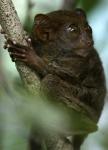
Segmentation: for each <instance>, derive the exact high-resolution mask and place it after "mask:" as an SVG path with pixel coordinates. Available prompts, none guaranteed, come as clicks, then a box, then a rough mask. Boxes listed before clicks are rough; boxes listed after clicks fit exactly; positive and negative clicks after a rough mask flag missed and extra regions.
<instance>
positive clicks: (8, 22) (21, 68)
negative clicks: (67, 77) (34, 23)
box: [0, 0, 40, 94]
mask: <svg viewBox="0 0 108 150" xmlns="http://www.w3.org/2000/svg"><path fill="white" fill-rule="evenodd" d="M0 24H1V26H2V28H3V30H4V31H5V33H6V34H7V35H8V38H10V39H12V40H15V41H16V42H18V43H21V44H24V45H27V43H26V40H25V31H24V30H23V28H22V25H21V23H20V20H19V18H18V15H17V12H16V11H15V8H14V5H13V3H12V1H11V0H0ZM16 67H17V70H18V72H19V74H20V77H21V79H22V81H23V83H24V85H25V87H26V88H27V89H28V90H29V91H30V92H31V93H33V94H37V93H38V89H39V87H40V81H39V79H38V77H37V76H36V74H35V72H33V71H32V70H31V69H30V68H28V67H27V66H26V65H24V64H23V63H20V62H17V63H16Z"/></svg>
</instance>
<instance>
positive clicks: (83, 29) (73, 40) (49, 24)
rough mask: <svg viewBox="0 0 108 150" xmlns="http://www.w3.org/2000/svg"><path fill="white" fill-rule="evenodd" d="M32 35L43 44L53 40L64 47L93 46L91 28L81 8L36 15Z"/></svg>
mask: <svg viewBox="0 0 108 150" xmlns="http://www.w3.org/2000/svg"><path fill="white" fill-rule="evenodd" d="M32 36H33V39H34V40H38V41H41V42H43V43H44V44H48V43H49V42H54V41H55V42H56V44H57V45H59V46H60V47H61V48H65V49H68V48H69V49H80V48H81V49H82V48H88V47H92V46H93V39H92V29H91V27H90V26H89V24H88V22H87V19H86V14H85V12H84V11H83V10H82V9H75V10H73V11H65V10H61V11H55V12H51V13H48V14H46V15H44V14H39V15H36V16H35V19H34V26H33V31H32Z"/></svg>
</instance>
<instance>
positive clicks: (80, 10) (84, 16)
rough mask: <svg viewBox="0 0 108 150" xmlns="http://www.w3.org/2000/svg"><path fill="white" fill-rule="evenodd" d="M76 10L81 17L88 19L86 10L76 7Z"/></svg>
mask: <svg viewBox="0 0 108 150" xmlns="http://www.w3.org/2000/svg"><path fill="white" fill-rule="evenodd" d="M74 11H75V14H77V15H78V16H79V17H81V18H82V19H86V13H85V12H84V10H83V9H81V8H76V9H75V10H74Z"/></svg>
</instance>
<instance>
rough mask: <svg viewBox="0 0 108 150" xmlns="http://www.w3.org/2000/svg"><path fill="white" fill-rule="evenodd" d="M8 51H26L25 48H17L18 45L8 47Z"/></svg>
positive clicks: (20, 52)
mask: <svg viewBox="0 0 108 150" xmlns="http://www.w3.org/2000/svg"><path fill="white" fill-rule="evenodd" d="M8 52H14V53H18V54H25V55H26V54H27V51H26V50H25V49H21V48H18V47H15V46H13V47H11V46H10V47H9V48H8Z"/></svg>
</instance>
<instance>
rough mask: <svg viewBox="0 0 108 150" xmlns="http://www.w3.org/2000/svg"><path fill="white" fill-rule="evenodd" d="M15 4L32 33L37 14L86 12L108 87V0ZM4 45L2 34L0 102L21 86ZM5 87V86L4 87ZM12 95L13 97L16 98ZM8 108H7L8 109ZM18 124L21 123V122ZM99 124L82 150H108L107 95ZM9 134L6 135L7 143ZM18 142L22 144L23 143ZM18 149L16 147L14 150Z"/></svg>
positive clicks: (38, 0) (39, 0)
mask: <svg viewBox="0 0 108 150" xmlns="http://www.w3.org/2000/svg"><path fill="white" fill-rule="evenodd" d="M13 3H14V5H15V8H16V10H17V12H18V15H19V18H20V20H21V22H22V24H23V26H24V28H25V30H26V31H28V32H29V33H30V31H31V27H32V23H33V18H34V16H35V15H36V14H38V13H47V12H50V11H54V10H58V9H70V10H71V9H72V8H74V7H81V8H83V9H84V10H85V11H86V13H87V17H88V21H89V24H90V25H91V27H92V29H93V37H94V41H95V48H96V49H97V51H98V53H99V55H100V58H101V60H102V63H103V66H104V71H105V75H106V85H107V87H108V0H93V1H92V0H54V1H52V0H21V1H19V0H13ZM3 44H4V37H3V35H1V34H0V99H1V97H3V99H7V97H8V96H5V98H4V95H3V92H4V89H5V91H7V93H9V91H11V90H13V89H14V90H17V87H18V86H20V85H21V82H20V78H19V74H18V72H17V70H16V67H15V64H14V63H12V62H11V59H10V57H9V55H8V53H7V51H6V50H3ZM2 86H4V88H3V87H2ZM12 96H13V97H14V95H12ZM18 96H19V95H18ZM10 97H11V95H10ZM11 98H12V97H11ZM3 99H2V100H3ZM16 101H17V100H16ZM8 107H11V106H8ZM0 108H1V107H0ZM2 109H3V108H1V109H0V112H4V110H2ZM7 109H9V108H7ZM7 109H6V107H5V110H7ZM13 113H14V110H12V112H11V114H10V115H13ZM7 114H8V112H7ZM13 118H16V117H15V114H14V115H13ZM16 122H17V123H18V120H17V121H16ZM3 125H4V124H3ZM98 125H99V130H98V132H95V133H93V134H91V135H89V136H88V138H87V140H86V141H85V142H84V144H83V146H82V150H91V149H92V150H108V140H107V139H108V98H107V96H106V100H105V107H104V110H103V113H102V115H101V118H100V120H99V123H98ZM1 126H2V124H1ZM20 126H21V128H23V125H21V124H20ZM19 128H20V127H19ZM15 130H16V129H15ZM25 130H26V129H25ZM24 132H25V133H28V132H29V131H28V130H27V131H24ZM1 134H2V131H1ZM6 134H7V133H6ZM7 135H8V134H7ZM7 135H6V136H5V144H6V137H7ZM7 138H8V137H7ZM19 142H20V143H21V142H22V141H19ZM23 143H25V142H23ZM5 144H4V145H5ZM8 144H9V143H8V140H7V145H8ZM4 147H5V148H4V149H5V150H9V148H8V149H7V147H6V146H4ZM24 147H25V145H24ZM0 149H1V148H0ZM15 149H17V148H14V150H15ZM10 150H12V148H10ZM18 150H19V149H18Z"/></svg>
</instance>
